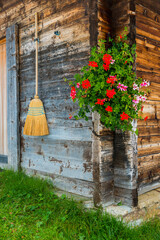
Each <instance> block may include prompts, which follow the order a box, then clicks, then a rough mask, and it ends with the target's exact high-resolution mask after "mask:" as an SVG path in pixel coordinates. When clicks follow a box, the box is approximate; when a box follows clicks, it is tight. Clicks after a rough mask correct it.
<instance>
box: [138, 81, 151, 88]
mask: <svg viewBox="0 0 160 240" xmlns="http://www.w3.org/2000/svg"><path fill="white" fill-rule="evenodd" d="M149 85H150V83H149V82H147V81H146V80H144V81H143V82H142V83H141V84H140V86H141V87H148V86H149Z"/></svg>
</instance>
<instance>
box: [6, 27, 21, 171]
mask: <svg viewBox="0 0 160 240" xmlns="http://www.w3.org/2000/svg"><path fill="white" fill-rule="evenodd" d="M6 49H7V97H8V98H7V103H8V106H7V116H8V119H7V125H8V163H9V165H10V166H11V167H12V168H13V169H14V170H18V168H19V163H20V131H19V81H18V71H19V59H18V26H17V25H12V26H11V27H8V28H7V30H6Z"/></svg>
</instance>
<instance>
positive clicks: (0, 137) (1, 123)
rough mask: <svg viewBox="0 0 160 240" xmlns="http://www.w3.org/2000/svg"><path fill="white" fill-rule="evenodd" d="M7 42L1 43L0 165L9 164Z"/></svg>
mask: <svg viewBox="0 0 160 240" xmlns="http://www.w3.org/2000/svg"><path fill="white" fill-rule="evenodd" d="M7 154H8V145H7V77H6V41H5V40H3V41H0V163H7Z"/></svg>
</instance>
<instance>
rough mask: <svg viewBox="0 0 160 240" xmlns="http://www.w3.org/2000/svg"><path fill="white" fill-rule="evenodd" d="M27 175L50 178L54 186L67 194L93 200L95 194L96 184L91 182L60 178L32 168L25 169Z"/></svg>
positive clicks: (57, 175)
mask: <svg viewBox="0 0 160 240" xmlns="http://www.w3.org/2000/svg"><path fill="white" fill-rule="evenodd" d="M23 169H24V170H25V172H26V173H28V174H32V175H35V176H40V177H42V178H47V179H48V178H49V179H50V180H51V181H52V182H53V184H54V186H57V188H59V189H62V190H64V191H67V192H71V193H75V194H79V195H82V196H86V197H90V198H93V192H94V183H93V182H90V181H83V180H80V179H73V178H72V177H71V176H70V177H68V178H66V177H63V176H60V175H59V174H53V173H50V172H45V171H43V170H40V171H37V170H35V169H31V168H26V169H25V168H23Z"/></svg>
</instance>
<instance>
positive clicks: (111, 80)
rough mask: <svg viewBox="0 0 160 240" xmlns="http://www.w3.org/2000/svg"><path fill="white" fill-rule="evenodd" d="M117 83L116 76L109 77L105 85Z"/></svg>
mask: <svg viewBox="0 0 160 240" xmlns="http://www.w3.org/2000/svg"><path fill="white" fill-rule="evenodd" d="M116 81H117V78H116V75H115V76H109V78H108V80H107V81H106V82H107V83H111V84H114V83H115V82H116Z"/></svg>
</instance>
